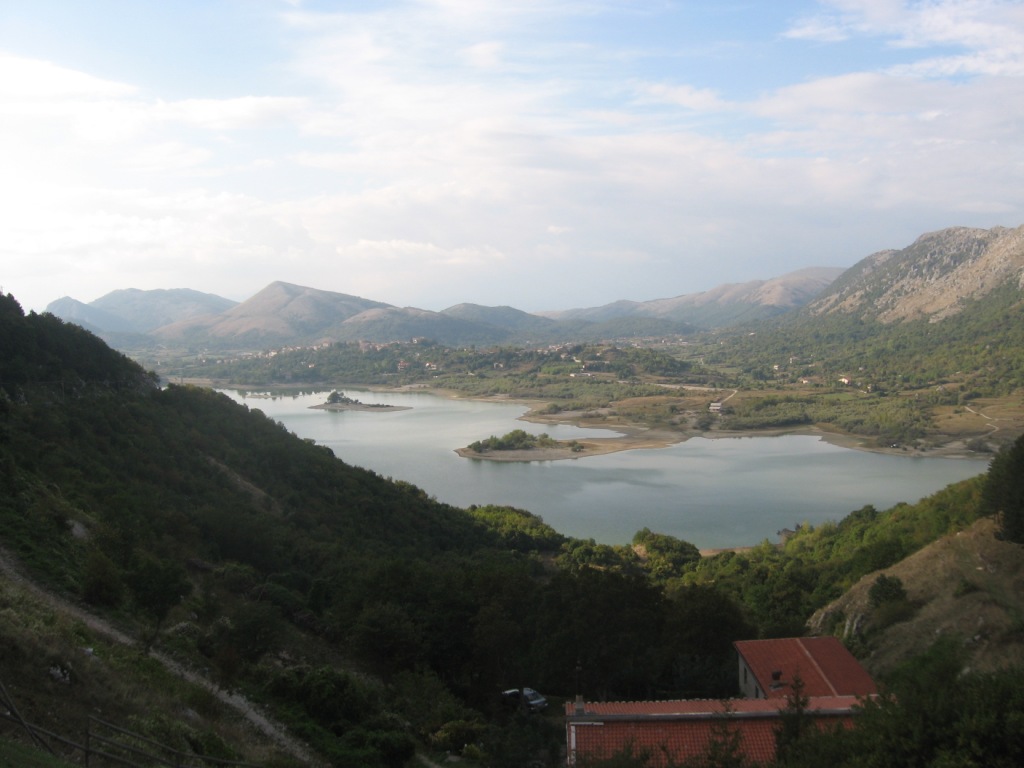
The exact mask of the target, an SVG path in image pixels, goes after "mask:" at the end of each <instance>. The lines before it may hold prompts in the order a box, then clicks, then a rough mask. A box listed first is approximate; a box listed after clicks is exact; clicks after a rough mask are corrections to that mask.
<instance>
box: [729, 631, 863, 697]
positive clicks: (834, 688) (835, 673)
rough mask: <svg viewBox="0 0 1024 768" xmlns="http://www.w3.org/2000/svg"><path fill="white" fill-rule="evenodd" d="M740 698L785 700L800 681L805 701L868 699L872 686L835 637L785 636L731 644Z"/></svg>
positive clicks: (851, 656) (861, 669)
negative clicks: (737, 665) (826, 698)
mask: <svg viewBox="0 0 1024 768" xmlns="http://www.w3.org/2000/svg"><path fill="white" fill-rule="evenodd" d="M733 646H734V647H735V648H736V653H737V654H738V655H739V683H740V691H741V693H742V694H743V695H744V696H746V697H747V698H750V699H766V698H767V699H771V698H781V699H784V698H785V697H786V696H788V695H789V694H790V693H791V692H792V688H791V685H792V683H793V681H794V680H795V679H796V678H797V677H799V678H800V680H801V681H803V685H804V691H803V693H804V695H805V696H812V697H813V696H870V695H872V694H874V693H877V689H876V687H875V681H874V680H872V679H871V675H869V674H868V673H867V671H866V670H865V669H864V667H862V666H861V665H860V663H859V662H858V661H857V659H855V658H854V657H853V654H851V653H850V652H849V651H848V650H847V649H846V646H844V645H843V644H842V643H841V642H840V641H839V638H836V637H786V638H782V639H779V640H741V641H739V642H736V643H733Z"/></svg>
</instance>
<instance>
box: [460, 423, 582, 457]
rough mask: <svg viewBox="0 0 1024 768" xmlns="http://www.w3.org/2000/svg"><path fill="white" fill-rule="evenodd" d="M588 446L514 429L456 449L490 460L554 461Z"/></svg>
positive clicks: (466, 454)
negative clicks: (502, 434) (500, 435)
mask: <svg viewBox="0 0 1024 768" xmlns="http://www.w3.org/2000/svg"><path fill="white" fill-rule="evenodd" d="M585 450H586V446H585V445H583V443H581V442H579V441H578V440H555V439H554V438H552V437H549V436H548V434H547V433H546V432H545V433H544V434H542V435H531V434H530V433H529V432H526V431H525V430H522V429H514V430H512V431H511V432H509V433H508V434H506V435H504V436H502V437H496V436H494V435H491V436H490V437H488V438H487V439H486V440H477V441H476V442H474V443H470V444H469V445H467V446H466V447H465V448H460V449H458V450H457V451H456V453H457V454H459V456H462V457H464V458H469V459H489V460H491V461H553V460H555V459H568V458H574V457H575V456H577V455H579V454H581V453H582V452H583V451H585Z"/></svg>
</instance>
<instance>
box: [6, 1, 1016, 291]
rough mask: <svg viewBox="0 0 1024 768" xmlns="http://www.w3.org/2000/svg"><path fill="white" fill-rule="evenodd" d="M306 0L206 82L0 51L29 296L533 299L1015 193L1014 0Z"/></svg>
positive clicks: (752, 273) (19, 246) (854, 246)
mask: <svg viewBox="0 0 1024 768" xmlns="http://www.w3.org/2000/svg"><path fill="white" fill-rule="evenodd" d="M242 5H243V6H244V5H245V4H242ZM240 7H241V6H240ZM314 7H316V6H315V5H314V4H304V3H301V2H298V1H296V2H292V3H281V5H280V11H281V15H280V16H279V17H276V18H277V20H278V23H279V26H278V27H276V28H274V29H273V35H274V37H273V45H272V46H271V45H268V46H266V49H268V50H269V49H272V50H274V51H275V52H276V54H277V55H280V56H281V57H282V58H280V59H279V60H276V61H268V62H265V64H264V66H263V67H257V68H255V70H254V71H253V72H250V71H249V70H248V69H247V71H246V72H245V73H244V74H239V78H241V79H239V80H238V81H237V82H236V81H227V80H225V79H222V80H221V81H219V82H221V83H222V85H221V86H220V90H222V91H223V92H224V95H223V96H222V97H214V96H211V95H210V93H211V90H209V89H206V90H204V89H202V88H199V87H197V86H195V85H193V87H191V88H190V87H182V88H176V89H174V90H173V91H172V90H171V89H169V88H161V87H158V86H157V85H154V83H153V82H151V81H147V80H146V79H145V78H144V77H142V76H141V75H140V76H139V79H138V82H134V81H132V80H131V79H130V78H121V80H122V81H123V82H121V81H114V80H107V79H103V78H98V77H95V76H93V75H90V74H89V73H88V72H87V71H86V70H85V68H83V69H82V71H77V70H73V69H69V68H66V67H60V66H57V65H56V64H52V63H49V62H47V61H45V60H42V59H38V58H37V59H25V58H17V57H10V56H0V118H2V119H0V166H2V167H3V168H4V170H5V174H4V175H5V177H6V179H5V180H4V182H2V183H0V210H3V211H4V213H5V214H6V220H7V221H6V223H4V224H3V232H2V234H3V237H2V238H0V258H2V259H3V264H4V266H5V269H6V267H7V265H8V263H12V264H13V263H14V262H15V261H17V268H18V270H20V271H19V272H18V273H17V274H18V275H19V282H22V281H24V280H28V279H30V275H32V274H34V275H35V277H31V279H32V280H33V281H35V282H34V283H33V284H34V285H35V286H36V290H37V291H38V292H39V293H41V294H43V295H44V296H45V294H46V293H47V292H49V293H53V292H54V291H55V290H57V289H56V282H55V279H60V280H65V279H66V281H67V282H65V283H63V285H65V286H67V287H66V288H65V289H63V290H61V291H60V292H72V291H77V290H79V288H81V290H82V291H83V292H84V291H86V290H87V289H88V287H89V286H92V285H95V286H97V290H98V291H99V287H100V280H99V278H98V277H96V276H97V275H101V274H105V275H106V277H105V278H104V279H105V280H107V281H108V282H107V288H106V290H110V289H112V288H114V287H126V286H127V285H134V286H135V287H142V288H146V287H159V286H160V285H161V281H163V284H165V285H171V284H176V285H182V284H185V283H192V284H191V285H190V286H189V287H195V288H197V289H200V290H209V291H212V292H214V293H218V292H219V293H222V294H223V293H225V292H226V291H225V290H224V288H223V286H229V287H230V292H231V293H232V296H231V297H232V298H245V297H246V296H247V295H251V293H254V292H255V291H257V290H259V289H260V288H261V287H263V286H264V285H266V284H267V283H268V282H270V281H271V280H276V279H283V280H288V281H290V282H299V283H305V284H311V285H317V286H318V287H324V288H328V289H332V290H341V291H344V292H348V293H358V294H360V295H364V296H366V297H368V298H374V299H379V300H381V301H387V302H390V303H404V304H411V305H417V306H425V307H426V308H442V307H443V306H448V305H450V304H454V303H458V302H460V301H475V302H479V303H488V302H490V303H495V304H513V305H515V306H520V307H521V308H524V309H531V308H532V309H542V308H547V309H551V308H559V307H565V306H567V305H569V304H572V305H574V306H586V305H588V304H596V303H604V302H606V301H609V300H614V299H617V298H636V299H645V298H659V297H662V296H665V295H677V294H679V293H684V292H690V291H696V290H705V289H707V288H710V287H713V286H714V285H716V284H718V283H721V282H724V281H727V280H728V281H736V280H742V279H753V278H767V277H771V276H774V275H776V274H781V273H783V272H785V271H790V270H791V269H793V268H796V267H802V266H808V265H811V264H820V263H832V264H850V263H852V262H853V261H854V260H856V259H857V258H859V257H861V256H863V255H866V253H868V252H870V251H871V250H877V249H878V248H881V247H890V246H898V245H900V244H901V243H903V241H904V239H912V238H913V237H915V236H916V235H917V234H919V233H920V232H921V231H926V230H928V229H935V228H938V227H939V226H947V225H950V224H961V223H966V224H973V223H984V224H985V225H987V226H991V225H993V224H997V223H1005V224H1009V225H1013V224H1016V223H1018V222H1016V221H1015V220H1014V219H1013V217H1014V216H1018V217H1019V216H1021V215H1022V214H1024V191H1022V188H1021V185H1020V183H1019V168H1020V164H1021V162H1024V136H1022V135H1021V133H1020V131H1019V126H1020V124H1021V118H1022V117H1024V114H1022V113H1024V92H1022V84H1024V79H1022V78H1021V77H1020V76H1018V75H1019V74H1020V73H1019V71H1018V68H1017V67H1018V64H1019V61H1018V57H1019V55H1020V50H1022V49H1024V45H1020V41H1019V34H1020V31H1021V30H1022V29H1024V20H1022V19H1021V4H1020V3H997V2H989V1H987V0H979V1H978V2H977V3H953V2H946V1H936V2H928V3H906V2H895V1H889V0H873V1H872V2H868V1H867V0H862V1H861V2H854V1H853V0H835V1H834V2H827V3H821V4H819V13H818V14H816V15H814V16H805V17H803V18H800V19H796V20H792V19H787V20H786V21H787V23H789V26H788V27H784V26H778V27H774V28H773V27H770V26H769V25H768V23H767V22H765V25H764V28H763V29H757V30H744V29H740V28H734V27H728V29H726V26H727V25H723V26H722V28H720V29H717V30H716V32H717V33H718V35H719V36H718V37H713V36H712V35H711V34H710V33H708V34H707V35H704V36H703V37H700V43H701V44H700V45H689V44H688V40H687V39H686V38H685V35H686V34H688V29H687V24H688V23H690V22H689V19H690V18H691V16H689V15H687V14H682V13H680V12H679V11H678V9H677V8H676V7H675V6H673V5H671V4H665V5H655V4H649V5H648V4H645V5H643V6H642V7H641V6H637V5H634V4H621V3H602V2H598V1H597V0H594V1H593V2H585V1H583V0H581V1H580V2H569V1H566V2H557V1H553V0H548V1H542V0H535V1H526V0H523V1H521V2H512V1H510V2H501V3H499V2H479V1H475V0H399V1H398V2H390V3H381V4H364V5H363V6H362V8H361V9H358V10H350V11H349V12H344V13H319V12H315V11H314V10H312V9H313V8H314ZM342 7H346V8H351V7H352V6H349V5H347V4H346V5H344V6H342ZM765 7H766V8H769V7H770V8H772V9H774V8H775V6H774V5H770V4H766V6H765ZM730 12H731V11H730V10H729V9H728V8H726V7H722V8H717V7H716V9H715V11H714V13H715V14H723V15H721V16H717V15H716V18H718V19H726V20H728V18H729V16H728V15H727V14H728V13H730ZM765 13H766V14H767V15H768V16H769V17H770V18H773V19H779V18H781V16H780V15H779V14H780V13H781V12H779V11H777V10H773V11H771V13H769V12H768V11H765ZM781 23H782V22H780V24H781ZM630 25H635V26H630ZM620 28H621V29H624V30H625V31H626V33H628V34H623V35H622V36H619V31H620ZM787 30H788V31H787ZM784 33H785V34H786V35H788V37H781V38H780V35H783V34H784ZM741 34H751V35H757V38H756V39H755V40H753V41H746V40H743V39H741V37H740V36H741ZM734 35H735V38H734V37H733V36H734ZM645 36H646V37H649V38H650V39H652V40H657V42H656V43H652V44H650V45H639V44H638V43H637V41H638V40H644V39H645ZM747 42H749V44H745V43H747ZM808 43H813V48H812V46H811V45H808ZM832 45H838V46H844V47H842V51H843V52H844V57H845V58H842V59H841V60H840V61H842V62H851V63H847V64H846V65H845V66H840V65H832V64H830V65H829V67H828V70H829V72H831V73H834V74H829V75H828V76H824V75H822V74H821V69H820V68H819V67H820V65H819V64H818V63H814V62H820V61H821V58H820V57H821V55H822V52H821V51H819V50H818V48H819V47H820V48H828V47H829V46H832ZM880 48H884V51H883V52H884V54H885V55H880V54H878V53H877V52H878V50H879V49H880ZM797 49H799V52H801V55H803V56H805V57H806V54H807V52H808V51H811V52H812V53H814V57H813V58H814V62H812V63H808V61H809V60H810V57H806V58H804V59H802V60H801V59H794V60H785V61H783V60H782V59H779V60H778V61H777V62H776V61H775V59H773V58H772V57H773V56H780V57H781V56H783V55H789V54H791V53H792V52H793V51H794V50H797ZM725 50H728V51H729V57H728V58H726V57H724V56H723V55H722V51H725ZM853 52H856V53H857V55H854V53H853ZM826 53H827V51H826ZM794 62H796V63H794ZM168 65H169V66H170V65H173V62H168ZM210 66H212V67H217V66H220V64H218V62H217V61H216V60H215V59H211V60H210ZM249 69H252V68H249ZM269 72H272V73H273V75H272V76H271V75H268V73H269ZM19 73H20V76H21V79H20V80H18V81H17V82H16V83H14V84H13V85H12V84H11V79H10V77H7V76H5V75H11V76H14V75H18V74H19ZM257 75H258V76H257ZM225 82H229V83H230V84H229V85H223V83H225ZM30 84H32V85H31V87H30ZM5 88H7V89H8V90H6V91H5V90H4V89H5ZM171 94H175V95H174V96H172V95H171ZM1004 216H1005V217H1007V220H1000V219H1001V217H1004ZM865 222H870V226H868V225H866V224H865ZM26 255H31V256H32V257H33V258H32V261H33V262H34V263H35V264H48V265H49V264H57V265H59V266H58V267H56V268H54V267H47V269H48V271H49V274H42V272H41V271H40V270H39V269H38V268H35V267H34V266H33V264H32V263H28V261H26V258H25V256H26ZM82 265H88V272H86V271H84V270H83V269H82ZM176 265H177V267H176ZM104 266H106V268H107V271H106V272H105V271H104ZM176 268H177V269H178V270H179V271H178V272H177V273H175V269H176ZM33 269H35V272H33V271H32V270H33ZM9 274H14V273H13V272H9ZM53 274H56V275H58V277H57V278H53V277H51V275H53ZM65 275H66V276H67V277H65ZM541 277H542V278H543V279H539V278H541ZM111 280H115V281H116V284H115V285H111V284H110V282H109V281H111ZM106 290H102V291H99V292H98V293H96V294H95V295H99V294H100V293H103V292H106ZM93 297H94V296H90V295H88V294H85V295H83V296H81V297H80V298H83V299H86V300H88V299H90V298H93ZM52 298H55V296H52V295H51V296H48V297H46V298H45V300H44V301H43V302H42V303H43V304H45V302H46V301H48V300H50V299H52Z"/></svg>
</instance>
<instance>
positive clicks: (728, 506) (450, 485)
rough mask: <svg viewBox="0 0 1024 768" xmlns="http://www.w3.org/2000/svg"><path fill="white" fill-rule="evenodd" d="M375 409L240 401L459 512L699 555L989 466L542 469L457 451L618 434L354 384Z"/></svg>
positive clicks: (919, 494)
mask: <svg viewBox="0 0 1024 768" xmlns="http://www.w3.org/2000/svg"><path fill="white" fill-rule="evenodd" d="M344 392H345V394H346V395H348V396H349V397H352V398H354V399H357V400H361V401H362V402H364V403H368V404H369V403H382V404H386V405H396V406H406V407H408V408H410V410H402V411H381V412H365V411H325V410H319V409H310V406H312V405H317V404H320V403H323V402H324V401H325V400H326V399H327V395H328V394H329V392H328V391H324V392H319V393H305V394H301V395H290V394H289V395H283V396H282V395H278V396H275V397H269V398H264V397H258V398H257V397H252V396H248V397H247V396H243V394H242V393H240V392H234V391H226V392H225V394H227V395H229V396H230V397H232V398H233V399H235V400H236V401H238V402H242V403H245V404H246V405H247V406H248V407H249V408H251V409H259V410H261V411H263V412H264V413H265V414H266V415H267V416H269V417H271V418H272V419H274V420H275V421H279V422H281V423H282V424H284V425H285V426H286V427H287V428H288V429H289V430H291V431H292V432H294V433H295V434H297V435H299V436H300V437H303V438H309V439H312V440H314V441H316V442H317V443H318V444H320V445H325V446H327V447H329V448H330V449H331V450H332V451H333V452H334V454H335V456H337V457H338V458H339V459H342V460H343V461H345V462H347V463H349V464H354V465H356V466H361V467H365V468H367V469H371V470H373V471H374V472H376V473H377V474H380V475H383V476H385V477H391V478H394V479H396V480H405V481H408V482H410V483H413V484H414V485H417V486H419V487H420V488H422V489H423V490H425V491H426V492H427V493H428V494H430V495H431V496H434V497H435V498H437V499H438V500H440V501H444V502H447V503H449V504H453V505H455V506H459V507H467V506H469V505H470V504H481V505H482V504H506V505H509V506H514V507H519V508H520V509H526V510H529V511H530V512H533V513H535V514H537V515H540V516H541V517H542V518H543V519H544V520H545V522H547V523H548V524H550V525H551V526H552V527H554V528H555V529H556V530H558V531H559V532H561V533H563V534H566V535H569V536H575V537H579V538H593V539H595V540H596V541H598V542H601V543H605V544H626V543H629V541H630V540H631V539H632V537H633V534H634V533H636V531H638V530H640V529H641V528H645V527H646V528H650V529H651V530H652V531H657V532H659V533H667V534H670V535H672V536H676V537H678V538H680V539H685V540H686V541H689V542H692V543H693V544H696V545H697V546H698V547H700V548H719V547H735V546H744V545H750V544H757V543H759V542H761V541H763V540H765V539H769V540H771V541H775V540H776V538H777V532H778V531H780V530H781V529H783V528H792V527H794V526H796V525H798V524H800V523H802V522H810V523H812V524H819V523H823V522H826V521H829V520H833V521H838V520H840V519H841V518H842V517H844V516H845V515H846V514H848V513H849V512H851V511H853V510H855V509H860V508H861V507H863V506H864V505H866V504H873V505H874V506H875V507H877V508H878V509H887V508H889V507H891V506H893V505H894V504H897V503H899V502H901V501H905V502H915V501H917V500H918V499H921V498H923V497H925V496H929V495H931V494H932V493H934V492H935V491H938V490H940V489H941V488H944V487H945V486H946V485H948V484H950V483H954V482H957V481H959V480H964V479H966V478H968V477H973V476H974V475H977V474H980V473H982V472H984V471H985V470H986V469H987V468H988V463H987V461H982V460H971V459H950V458H916V457H910V456H892V455H888V454H875V453H869V452H866V451H858V450H852V449H848V448H841V447H838V446H835V445H832V444H830V443H827V442H825V441H824V440H822V439H820V438H818V437H814V436H807V435H787V436H782V437H743V438H715V439H706V438H691V439H690V440H687V441H686V442H683V443H679V444H676V445H673V446H669V447H667V448H657V449H645V450H634V451H620V452H618V453H611V454H606V455H603V456H590V457H587V458H582V459H573V460H562V461H545V462H529V463H520V462H494V461H486V460H480V459H464V458H462V457H460V456H458V455H456V454H455V450H456V449H458V448H462V447H464V446H466V445H468V444H469V443H471V442H473V441H474V440H481V439H484V438H487V437H490V436H491V435H499V436H500V435H504V434H506V433H507V432H510V431H511V430H513V429H523V430H525V431H527V432H530V433H533V434H540V433H542V432H547V433H548V434H549V435H551V437H553V438H555V439H558V440H568V439H572V438H581V437H588V436H589V437H595V436H601V437H607V436H609V435H610V434H615V433H614V432H609V431H608V430H603V429H601V430H599V429H581V428H578V427H573V426H568V425H541V424H531V423H529V422H524V421H519V420H517V419H518V417H519V416H521V415H522V414H524V413H525V412H526V411H527V408H526V406H524V405H521V404H519V405H517V404H500V403H492V402H486V403H485V402H479V401H474V400H456V399H448V398H444V397H439V396H436V395H432V394H427V393H415V392H364V391H359V390H355V389H345V390H344Z"/></svg>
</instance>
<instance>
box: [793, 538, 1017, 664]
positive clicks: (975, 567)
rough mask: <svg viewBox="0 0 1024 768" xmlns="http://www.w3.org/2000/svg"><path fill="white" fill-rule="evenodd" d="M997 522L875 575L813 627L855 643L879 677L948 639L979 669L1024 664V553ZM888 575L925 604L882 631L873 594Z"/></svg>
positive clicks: (828, 609)
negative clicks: (954, 639)
mask: <svg viewBox="0 0 1024 768" xmlns="http://www.w3.org/2000/svg"><path fill="white" fill-rule="evenodd" d="M997 528H998V526H997V524H996V522H995V521H994V520H993V519H991V518H985V519H982V520H979V521H977V522H976V523H974V524H973V525H972V526H971V527H970V528H968V529H966V530H964V531H961V532H959V533H953V534H950V535H948V536H946V537H944V538H942V539H939V540H938V541H936V542H935V543H934V544H931V545H929V546H928V547H925V548H924V549H922V550H921V551H919V552H916V553H915V554H913V555H911V556H910V557H908V558H906V559H905V560H903V561H901V562H899V563H897V564H896V565H894V566H892V567H891V568H886V569H885V570H884V571H878V572H875V573H871V574H868V575H867V576H865V577H864V578H862V579H861V580H860V581H859V582H857V584H855V585H854V586H853V587H852V588H851V589H850V590H849V591H848V592H847V593H846V594H845V595H843V596H842V597H841V598H839V599H838V600H836V601H834V602H833V603H831V604H830V605H828V606H826V607H825V608H822V609H821V610H819V611H818V612H817V613H815V614H814V616H813V617H812V618H811V620H810V622H809V626H810V629H811V631H812V632H814V633H816V634H821V633H827V632H828V631H830V630H831V629H832V627H835V631H836V632H837V633H840V634H845V637H844V639H845V640H847V641H851V640H852V641H853V642H854V644H855V645H856V644H858V643H860V642H863V643H864V644H865V645H866V646H867V648H868V649H870V655H869V656H867V658H865V659H863V661H864V664H865V666H866V667H867V669H868V670H869V671H870V672H871V673H872V674H874V675H878V674H884V673H885V672H887V671H889V670H891V669H893V668H894V667H895V666H896V665H898V664H899V663H900V662H902V661H905V660H907V659H909V658H911V657H912V656H914V655H916V654H919V653H922V652H923V651H925V650H927V649H928V647H929V646H931V644H932V643H933V642H934V641H935V640H936V639H937V638H938V637H940V636H943V635H951V636H955V637H958V638H961V639H962V640H963V642H964V643H965V644H966V646H967V648H968V651H969V653H970V664H971V666H972V668H975V669H979V670H993V669H999V668H1002V667H1004V666H1007V665H1010V664H1021V663H1022V662H1024V634H1022V633H1021V631H1020V621H1021V616H1024V547H1021V546H1020V545H1018V544H1013V543H1010V542H1006V541H1001V540H999V538H997V536H996V532H997ZM880 573H885V574H886V575H887V576H890V577H893V576H894V577H896V578H899V579H900V580H901V581H902V582H903V586H904V588H905V589H906V591H907V598H908V599H909V601H910V602H911V603H913V604H916V605H917V606H919V607H918V608H917V610H916V612H915V613H914V615H913V616H912V617H911V618H910V619H909V620H907V621H900V622H897V623H893V624H891V625H890V626H887V627H886V626H882V627H880V626H878V624H879V619H880V617H881V615H882V614H881V612H880V611H879V609H872V608H871V605H870V602H869V600H868V591H869V590H870V588H871V586H872V585H873V584H874V583H875V580H876V579H877V578H878V576H879V574H880Z"/></svg>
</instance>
